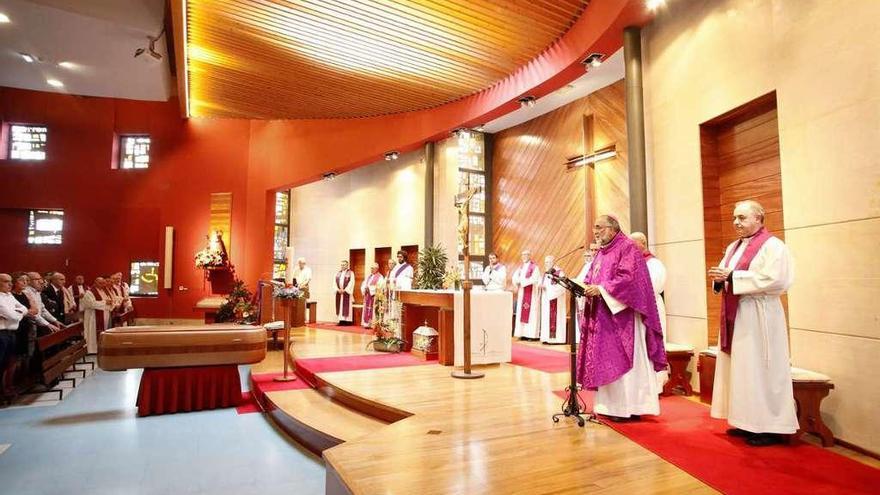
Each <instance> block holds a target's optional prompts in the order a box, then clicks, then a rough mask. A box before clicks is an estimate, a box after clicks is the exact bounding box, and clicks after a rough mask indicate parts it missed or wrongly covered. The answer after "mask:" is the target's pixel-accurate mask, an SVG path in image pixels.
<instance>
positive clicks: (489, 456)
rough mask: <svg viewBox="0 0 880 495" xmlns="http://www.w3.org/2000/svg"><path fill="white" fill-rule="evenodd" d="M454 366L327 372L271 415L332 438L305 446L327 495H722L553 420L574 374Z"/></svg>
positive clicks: (319, 333) (311, 333)
mask: <svg viewBox="0 0 880 495" xmlns="http://www.w3.org/2000/svg"><path fill="white" fill-rule="evenodd" d="M369 339H370V336H363V335H357V334H350V333H346V332H338V331H331V330H318V329H306V330H305V331H303V332H297V333H296V335H294V345H293V348H292V350H293V355H294V357H295V358H303V357H306V356H308V357H322V356H324V357H326V356H332V355H353V354H368V353H369V352H364V351H363V349H364V347H363V345H365V344H364V342H363V341H364V340H366V341H369ZM362 344H363V345H362ZM278 361H280V360H278ZM449 370H450V368H449V367H444V366H439V365H424V366H410V367H403V368H383V369H374V370H360V371H342V372H330V373H319V374H317V378H318V382H319V389H318V391H317V392H315V391H303V390H293V391H284V392H271V393H268V394H266V395H267V399H268V401H269V402H271V405H270V409H269V410H270V412H269V414H270V415H271V417H272V418H273V420H275V421H276V422H277V423H279V425H281V426H282V428H283V429H284V430H285V431H288V433H291V430H294V433H291V435H292V436H294V438H297V439H298V440H299V439H301V438H304V437H308V436H309V435H304V434H302V433H299V434H297V433H296V432H295V430H297V429H299V430H303V431H305V432H306V433H312V432H309V431H308V430H306V429H305V428H304V427H308V428H310V429H311V430H314V431H317V432H319V433H320V434H321V435H312V439H311V440H308V439H307V440H300V441H306V442H310V443H311V444H312V445H311V446H310V447H309V448H310V449H311V450H313V451H317V452H323V457H324V460H325V463H326V465H327V493H328V494H337V493H352V494H358V495H360V494H374V493H375V494H380V493H381V494H410V493H419V494H447V493H467V494H478V493H505V494H515V493H522V494H526V493H527V494H541V493H572V494H574V493H578V494H580V493H586V492H592V491H607V492H629V493H670V494H672V493H676V494H677V493H714V491H713V490H712V489H711V488H709V487H708V486H706V485H704V484H703V483H701V482H700V481H698V480H696V479H695V478H693V477H691V476H690V475H688V474H687V473H684V472H683V471H681V470H679V469H678V468H676V467H675V466H673V465H671V464H669V463H667V462H666V461H664V460H662V459H660V458H659V457H657V456H656V455H654V454H653V453H651V452H649V451H647V450H645V449H643V448H642V447H640V446H638V445H637V444H635V443H633V442H631V441H629V440H628V439H626V438H625V437H623V436H621V435H619V434H618V433H616V432H614V431H613V430H611V429H610V428H607V427H605V426H601V425H594V424H588V425H587V427H586V428H578V427H577V426H575V425H574V423H573V422H568V421H562V422H560V423H559V424H554V423H553V422H552V420H551V419H550V416H551V415H552V414H553V413H555V412H557V411H558V410H559V409H560V406H561V401H560V399H559V398H558V397H557V396H555V395H554V394H553V391H554V390H561V389H562V388H564V386H565V384H566V380H567V375H566V374H565V373H553V374H551V373H543V372H540V371H535V370H531V369H528V368H523V367H519V366H513V365H506V364H502V365H496V366H489V367H485V368H483V369H482V371H484V372H485V373H486V378H484V379H481V380H455V379H453V378H451V377H450V376H449ZM304 392H309V393H308V394H304ZM318 394H320V395H323V397H324V398H320V397H319V396H318ZM328 399H332V400H328ZM343 406H344V407H343ZM346 407H347V408H348V409H354V410H355V411H356V412H354V411H351V410H348V411H345V410H344V409H345V408H346ZM340 408H342V409H340ZM365 415H366V416H370V417H372V418H373V419H370V418H365V417H364V416H365ZM341 418H345V419H341ZM377 419H378V420H381V421H384V422H388V423H390V424H387V425H384V426H383V425H381V424H376V420H377ZM290 421H294V422H295V423H296V424H295V425H290V424H289V423H290ZM285 422H287V423H288V424H287V426H285ZM328 437H329V438H328ZM342 437H344V438H342ZM322 438H323V439H322ZM334 440H335V441H336V442H334ZM343 440H344V443H338V442H341V441H343ZM322 441H323V442H324V444H323V445H322V444H320V442H322ZM334 443H336V445H335V446H331V445H330V444H334Z"/></svg>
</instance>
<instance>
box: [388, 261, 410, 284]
mask: <svg viewBox="0 0 880 495" xmlns="http://www.w3.org/2000/svg"><path fill="white" fill-rule="evenodd" d="M398 270H399V273H398ZM388 278H389V279H390V280H391V282H392V284H393V286H394V290H410V289H412V285H413V267H412V265H410V264H407V266H406V267H405V268H401V263H398V264H396V265H394V268H392V269H391V273H389V274H388Z"/></svg>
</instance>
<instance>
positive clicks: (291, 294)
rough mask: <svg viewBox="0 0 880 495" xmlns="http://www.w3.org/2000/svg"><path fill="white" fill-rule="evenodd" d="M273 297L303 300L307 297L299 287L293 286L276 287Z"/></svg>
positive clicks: (273, 290)
mask: <svg viewBox="0 0 880 495" xmlns="http://www.w3.org/2000/svg"><path fill="white" fill-rule="evenodd" d="M272 296H273V297H276V298H278V299H302V298H304V297H305V292H303V290H302V289H300V288H299V287H296V286H293V285H286V286H283V287H282V286H277V285H276V286H275V288H273V289H272Z"/></svg>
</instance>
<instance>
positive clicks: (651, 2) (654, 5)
mask: <svg viewBox="0 0 880 495" xmlns="http://www.w3.org/2000/svg"><path fill="white" fill-rule="evenodd" d="M664 5H666V0H645V6H646V7H648V10H650V11H651V12H654V11H655V10H657V9H659V8H660V7H662V6H664Z"/></svg>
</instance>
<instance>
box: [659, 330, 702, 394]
mask: <svg viewBox="0 0 880 495" xmlns="http://www.w3.org/2000/svg"><path fill="white" fill-rule="evenodd" d="M693 357H694V348H693V346H689V345H682V344H673V343H671V342H667V343H666V360H667V361H668V362H669V381H667V382H666V385H664V386H663V395H672V394H673V393H674V392H675V391H676V390H680V391H681V393H683V394H684V395H686V396H691V395H693V394H694V390H693V388H691V373H690V372H689V371H688V370H687V369H688V366H690V364H691V359H692V358H693Z"/></svg>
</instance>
